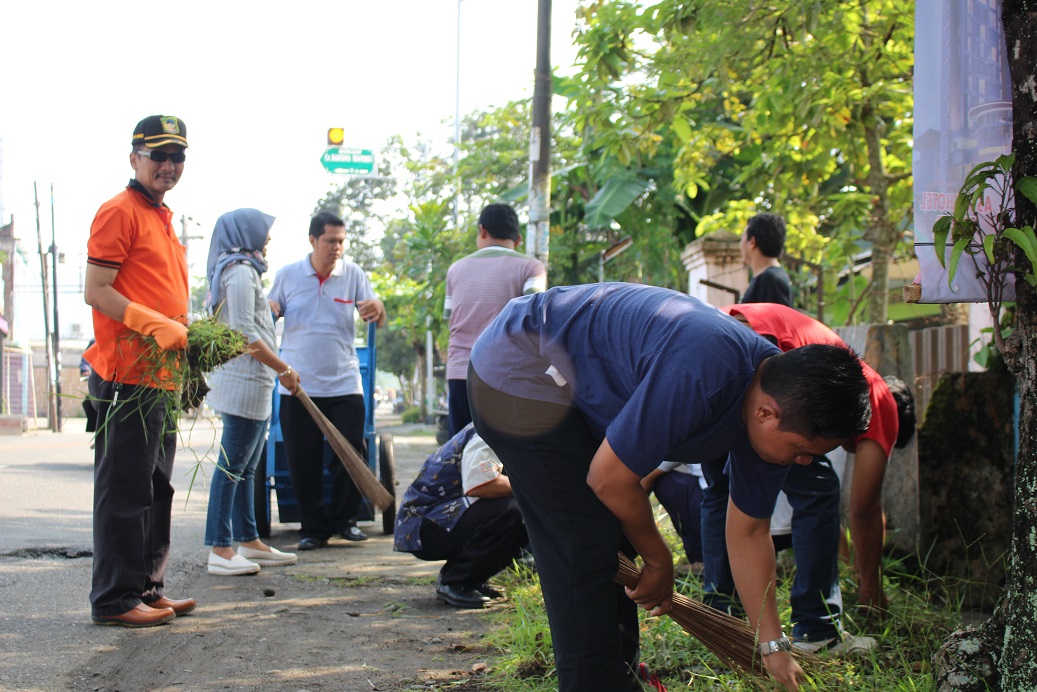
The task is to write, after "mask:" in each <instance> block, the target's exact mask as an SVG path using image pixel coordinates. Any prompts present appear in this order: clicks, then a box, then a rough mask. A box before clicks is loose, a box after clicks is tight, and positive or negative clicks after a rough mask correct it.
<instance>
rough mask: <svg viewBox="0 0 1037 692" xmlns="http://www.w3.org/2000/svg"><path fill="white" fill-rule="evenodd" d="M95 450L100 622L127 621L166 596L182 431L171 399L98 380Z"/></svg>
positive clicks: (93, 387)
mask: <svg viewBox="0 0 1037 692" xmlns="http://www.w3.org/2000/svg"><path fill="white" fill-rule="evenodd" d="M89 389H90V396H91V397H92V398H93V403H94V406H95V407H96V408H97V416H98V420H97V439H96V441H95V446H94V565H93V586H92V588H91V590H90V604H91V607H92V611H93V614H94V615H95V616H103V615H121V614H122V613H125V612H126V611H128V610H132V609H133V608H135V607H136V606H137V605H138V604H139V603H141V602H144V603H151V602H152V601H155V600H158V599H159V598H161V597H162V588H163V586H164V579H165V573H166V563H167V561H168V560H169V535H170V523H171V519H170V517H171V514H172V509H173V485H172V483H171V480H170V479H171V478H172V473H173V457H174V456H175V455H176V429H175V426H174V423H173V422H172V420H171V418H170V416H169V415H168V412H167V410H166V405H165V396H166V395H165V394H164V393H163V392H161V391H159V390H156V389H152V388H149V387H139V386H134V385H123V384H117V383H114V382H107V381H105V380H102V379H101V377H100V376H99V375H97V374H96V373H95V374H91V375H90V381H89Z"/></svg>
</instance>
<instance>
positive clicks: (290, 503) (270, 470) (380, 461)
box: [255, 323, 396, 538]
mask: <svg viewBox="0 0 1037 692" xmlns="http://www.w3.org/2000/svg"><path fill="white" fill-rule="evenodd" d="M376 331H377V330H376V327H375V325H374V324H373V323H372V324H369V325H368V326H367V345H366V346H357V349H356V352H357V357H358V358H359V360H360V379H361V381H362V382H363V385H364V442H365V443H366V446H367V465H368V467H369V468H370V469H371V472H372V473H374V474H375V476H377V478H378V480H379V482H380V483H381V484H382V487H384V488H385V489H386V490H387V491H389V494H390V495H392V496H393V503H392V504H391V505H389V506H388V507H386V508H385V510H383V511H382V531H383V532H385V533H387V534H391V533H392V532H393V526H394V525H395V523H396V451H395V449H394V448H393V441H392V435H389V434H388V433H385V434H382V435H378V434H377V433H376V432H375V427H374V410H375V406H376V405H377V402H376V401H375V398H374V387H375V371H376V368H377V362H378V350H377V343H376V339H375V334H376ZM280 401H281V396H280V395H279V394H278V393H277V391H276V390H275V391H274V402H273V413H272V414H271V417H270V432H269V434H268V436H267V441H266V459H265V461H260V463H259V469H257V473H256V482H255V504H256V526H257V528H258V529H259V535H260V536H261V537H263V538H266V537H268V536H269V535H270V526H271V522H272V510H273V504H272V502H271V493H274V494H276V496H277V516H278V519H279V520H280V522H281V523H282V524H287V523H292V522H298V521H299V520H300V518H299V504H298V502H297V501H296V499H295V491H294V490H293V489H292V480H291V478H290V476H289V474H288V458H287V457H286V456H285V451H284V438H283V437H282V435H281V423H280V420H279V415H278V413H279V410H280ZM332 460H334V463H338V460H337V459H335V456H334V452H332V451H331V447H330V446H329V445H328V443H327V441H326V440H325V442H324V502H325V503H330V500H331V474H330V473H329V472H328V470H327V469H328V465H329V463H330V462H331V461H332ZM374 518H375V509H374V507H372V506H371V504H370V503H369V502H367V501H366V500H365V501H364V505H363V507H362V508H361V511H360V516H359V517H358V519H360V520H361V521H372V520H374Z"/></svg>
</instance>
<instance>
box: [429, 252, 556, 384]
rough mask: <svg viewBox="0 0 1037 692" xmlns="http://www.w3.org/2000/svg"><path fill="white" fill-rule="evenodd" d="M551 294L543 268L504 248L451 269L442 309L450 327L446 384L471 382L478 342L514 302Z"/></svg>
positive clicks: (480, 254)
mask: <svg viewBox="0 0 1037 692" xmlns="http://www.w3.org/2000/svg"><path fill="white" fill-rule="evenodd" d="M546 288H547V270H546V269H545V268H544V265H543V263H542V262H541V261H540V260H538V259H536V258H534V257H530V256H529V255H523V254H522V253H521V252H516V251H515V250H509V249H508V248H505V247H500V246H497V245H491V246H490V247H484V248H482V249H481V250H477V251H476V252H473V253H472V254H470V255H468V256H467V257H462V258H461V259H459V260H457V261H456V262H454V263H453V264H451V265H450V268H449V269H448V270H447V274H446V301H445V302H444V304H443V316H444V317H445V318H446V319H448V320H449V321H450V346H449V348H448V349H447V361H446V377H447V379H448V380H464V379H467V378H468V359H469V357H470V356H471V353H472V346H474V345H475V340H476V339H478V338H479V335H480V334H482V333H483V330H484V329H486V327H487V326H489V324H490V322H492V321H493V318H495V317H496V316H497V315H498V314H500V311H501V310H503V309H504V306H505V305H507V304H508V301H509V300H511V299H512V298H518V297H519V296H523V295H527V294H530V293H540V292H541V291H544V290H545V289H546Z"/></svg>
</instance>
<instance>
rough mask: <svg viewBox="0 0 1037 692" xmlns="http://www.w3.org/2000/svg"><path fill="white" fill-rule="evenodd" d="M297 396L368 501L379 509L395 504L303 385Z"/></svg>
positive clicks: (394, 500) (296, 391)
mask: <svg viewBox="0 0 1037 692" xmlns="http://www.w3.org/2000/svg"><path fill="white" fill-rule="evenodd" d="M295 397H296V398H297V399H299V401H301V402H302V405H303V406H304V407H306V411H307V412H309V414H310V417H311V418H313V420H314V422H315V423H316V424H317V427H319V428H320V430H321V432H322V433H324V437H325V438H327V440H328V444H329V445H331V449H332V450H334V452H335V455H336V456H337V457H338V458H339V461H341V462H342V465H343V466H345V467H346V472H347V473H348V474H349V477H350V478H352V479H353V482H354V483H356V487H357V488H358V489H359V490H360V493H361V494H362V495H363V496H364V497H365V498H366V499H367V501H368V502H370V503H371V504H373V505H374V506H375V507H377V508H378V510H379V511H382V510H384V509H385V508H386V507H388V506H389V505H392V504H394V503H395V502H396V498H394V497H393V496H392V494H391V493H390V492H389V491H388V490H386V489H385V487H384V486H383V485H382V484H381V483H379V482H378V478H376V477H375V475H374V474H373V473H371V469H370V468H369V467H368V466H367V462H365V461H364V460H363V459H361V458H360V455H359V454H357V452H356V450H355V449H353V445H351V444H349V441H348V440H346V438H345V437H344V436H343V435H342V433H340V432H339V431H338V428H336V427H335V426H334V425H332V424H331V421H329V420H328V419H327V417H326V416H325V415H324V414H323V413H321V410H320V409H319V408H317V404H315V403H313V399H311V398H310V395H309V394H307V393H306V392H305V391H304V390H303V388H302V385H299V386H298V387H296V389H295Z"/></svg>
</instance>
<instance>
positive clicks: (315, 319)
mask: <svg viewBox="0 0 1037 692" xmlns="http://www.w3.org/2000/svg"><path fill="white" fill-rule="evenodd" d="M345 240H346V226H345V224H344V223H343V221H342V219H340V218H339V217H337V216H335V215H334V214H332V213H330V212H320V213H318V214H317V215H316V216H314V217H313V218H312V219H311V220H310V245H311V246H312V247H313V252H311V253H310V254H309V255H308V256H307V257H305V258H304V259H302V260H300V261H298V262H296V263H295V264H290V265H288V266H286V267H284V268H282V269H281V270H280V271H279V272H277V277H276V278H275V279H274V286H273V288H272V289H271V290H270V301H271V303H273V305H274V306H275V307H276V312H277V317H283V318H284V332H283V334H282V336H281V358H282V360H284V361H285V362H286V363H288V364H289V365H290V367H291V368H292V369H294V370H296V371H297V372H298V373H299V377H300V380H301V382H302V384H303V386H304V387H305V389H306V393H307V394H309V396H310V398H311V399H313V403H315V404H316V405H317V408H319V409H320V410H321V411H322V412H323V413H324V415H325V416H327V417H328V420H330V421H331V423H332V424H333V425H334V426H335V427H336V428H337V429H338V430H339V432H341V433H342V434H343V436H345V438H346V439H347V440H349V443H350V444H351V445H353V447H354V448H355V449H356V450H357V452H358V453H359V454H360V455H361V456H363V457H365V458H366V453H365V451H364V450H365V445H364V396H363V385H362V383H361V381H360V363H359V361H358V360H357V355H356V347H355V346H354V337H355V332H356V317H355V315H356V314H357V313H359V315H360V317H361V318H363V319H364V320H365V321H367V322H375V323H376V324H377V325H378V326H379V327H381V326H384V325H385V322H386V314H385V305H383V304H382V301H381V300H379V299H378V297H377V296H376V295H375V293H374V290H373V289H372V288H371V282H370V281H369V280H368V278H367V275H366V274H365V273H364V271H363V270H362V269H361V268H360V267H359V266H358V265H356V264H355V263H353V262H350V261H349V260H346V259H344V258H343V257H342V255H343V253H344V251H345ZM278 392H279V393H280V395H281V402H280V422H281V434H282V435H283V437H284V449H285V455H286V457H287V459H288V472H289V474H290V475H291V479H292V488H293V490H294V491H295V498H296V501H297V502H298V505H299V516H300V519H301V522H302V528H301V530H300V534H301V538H300V540H299V550H315V549H317V548H323V547H324V546H325V545H326V544H327V541H328V539H329V538H331V537H332V536H334V535H338V536H341V537H342V538H345V539H346V540H351V541H362V540H365V539H366V538H367V536H366V535H364V533H363V532H362V531H361V530H360V529H359V528H357V526H356V515H357V513H358V512H359V510H360V505H361V502H362V501H363V496H362V495H361V494H360V491H359V490H358V489H357V487H356V485H355V484H354V483H353V481H352V480H351V479H350V478H349V475H348V474H347V473H346V471H345V469H344V468H343V467H342V465H341V464H339V463H337V462H336V463H333V464H331V465H330V471H331V478H332V492H331V502H330V504H329V505H327V506H326V505H325V504H324V492H323V490H324V485H323V479H324V438H323V435H322V434H321V432H320V429H319V428H318V427H317V424H316V423H315V422H314V421H313V419H312V418H311V417H310V415H309V414H308V413H307V411H306V409H305V407H304V406H303V405H302V403H301V402H299V401H298V400H296V399H295V397H293V396H292V395H291V394H290V393H289V392H288V390H286V389H284V388H283V387H280V386H278Z"/></svg>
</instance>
